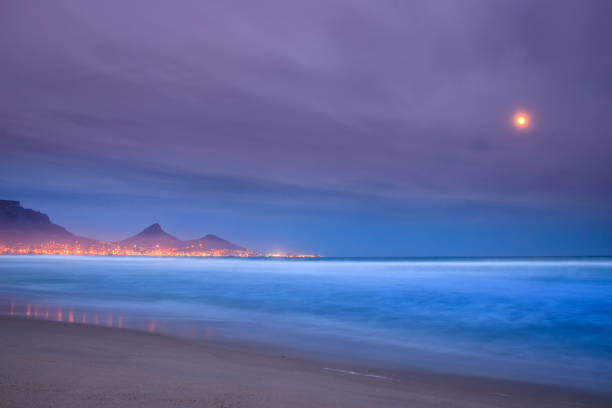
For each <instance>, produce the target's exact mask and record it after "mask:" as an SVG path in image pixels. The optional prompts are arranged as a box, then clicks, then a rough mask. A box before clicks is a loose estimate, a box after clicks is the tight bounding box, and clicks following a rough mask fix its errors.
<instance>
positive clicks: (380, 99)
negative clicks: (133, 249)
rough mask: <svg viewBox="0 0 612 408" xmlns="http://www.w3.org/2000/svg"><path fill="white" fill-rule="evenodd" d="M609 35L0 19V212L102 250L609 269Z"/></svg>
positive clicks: (101, 8)
mask: <svg viewBox="0 0 612 408" xmlns="http://www.w3.org/2000/svg"><path fill="white" fill-rule="evenodd" d="M611 17H612V2H610V1H608V0H603V1H597V0H590V1H582V0H576V1H566V0H551V1H546V0H542V1H537V2H536V1H532V0H526V1H523V0H513V1H495V0H478V1H475V0H463V1H454V0H439V1H403V0H402V1H385V0H381V1H360V0H351V1H332V0H325V1H286V0H279V1H267V0H262V1H257V2H252V1H222V2H207V1H189V0H186V1H181V2H170V1H144V0H143V1H139V0H133V1H127V2H126V1H123V0H107V1H104V2H84V1H80V0H74V1H63V0H57V1H53V2H50V1H43V0H40V1H28V2H19V1H11V2H8V1H7V2H2V3H1V4H0V47H1V49H2V58H1V59H0V78H1V79H2V90H1V94H0V141H1V143H0V146H1V150H0V199H12V200H19V201H21V202H22V204H23V205H24V206H25V207H27V208H33V209H36V210H39V211H42V212H44V213H47V214H49V215H50V216H51V219H52V220H53V221H54V222H56V223H58V224H60V225H62V226H64V227H66V228H68V229H69V230H70V231H72V232H74V233H77V234H80V235H85V236H91V237H95V238H99V239H107V240H117V239H122V238H124V237H126V236H128V235H133V234H135V233H136V232H138V231H140V230H141V229H143V228H144V227H146V226H147V225H150V224H152V223H154V222H159V223H160V224H161V225H162V227H164V229H165V230H166V231H168V232H170V233H173V234H174V235H177V236H179V237H180V238H184V239H188V238H189V239H191V238H195V237H199V236H203V235H205V234H208V233H214V234H217V235H220V236H222V237H224V238H226V239H229V240H231V241H234V242H236V243H238V244H240V245H243V246H246V247H248V248H250V249H255V250H265V251H273V250H278V251H290V252H301V253H318V254H322V255H328V256H521V255H529V256H533V255H551V256H552V255H612V165H611V163H612V138H611V136H612V114H611V112H610V109H611V107H612V75H610V73H611V72H612V52H610V44H609V39H610V38H612V25H611V24H609V21H610V18H611ZM519 111H522V112H527V113H528V114H529V118H530V126H529V128H528V129H523V130H519V129H517V128H516V127H515V126H514V125H513V115H515V114H516V113H517V112H519Z"/></svg>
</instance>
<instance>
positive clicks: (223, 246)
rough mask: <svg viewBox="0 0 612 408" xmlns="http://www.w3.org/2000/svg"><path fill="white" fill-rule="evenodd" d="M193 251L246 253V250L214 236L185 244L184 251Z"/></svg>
mask: <svg viewBox="0 0 612 408" xmlns="http://www.w3.org/2000/svg"><path fill="white" fill-rule="evenodd" d="M190 248H191V249H195V250H211V251H214V250H226V251H246V249H244V248H242V247H241V246H238V245H236V244H234V243H231V242H229V241H226V240H224V239H223V238H219V237H218V236H216V235H212V234H208V235H206V236H204V237H202V238H198V239H192V240H189V241H186V242H185V249H186V250H188V249H190Z"/></svg>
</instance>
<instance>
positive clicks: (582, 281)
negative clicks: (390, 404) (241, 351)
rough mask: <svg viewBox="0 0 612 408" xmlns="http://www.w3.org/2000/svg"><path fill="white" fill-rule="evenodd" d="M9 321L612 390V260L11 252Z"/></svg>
mask: <svg viewBox="0 0 612 408" xmlns="http://www.w3.org/2000/svg"><path fill="white" fill-rule="evenodd" d="M0 313H2V314H5V315H7V314H8V315H14V316H22V317H25V318H31V319H48V320H58V321H63V322H67V323H86V324H98V325H105V326H111V327H121V328H132V329H138V330H146V331H149V332H155V333H160V334H165V335H170V336H178V337H185V338H189V339H192V340H195V341H202V342H206V341H218V342H227V343H232V344H233V343H236V344H248V345H253V346H257V347H262V349H266V350H276V351H278V352H282V353H287V354H293V355H297V356H303V357H308V358H310V357H311V358H316V359H321V360H322V361H337V362H344V363H351V364H354V365H356V366H367V367H371V368H372V370H373V371H372V372H373V373H375V372H376V368H381V369H382V368H385V369H398V370H430V371H439V372H450V373H461V374H468V375H483V376H493V377H499V378H508V379H520V380H526V381H535V382H541V383H549V384H559V385H565V386H567V385H569V386H574V387H577V388H585V389H596V390H600V391H602V390H603V391H606V390H607V391H609V390H610V389H612V259H610V258H560V259H555V258H551V259H547V258H541V259H538V258H528V259H518V258H511V259H332V258H329V259H327V258H323V259H311V260H289V259H229V258H214V259H211V258H154V257H93V256H91V257H85V256H84V257H78V256H67V257H63V256H1V257H0ZM0 330H1V327H0Z"/></svg>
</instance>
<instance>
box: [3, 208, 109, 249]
mask: <svg viewBox="0 0 612 408" xmlns="http://www.w3.org/2000/svg"><path fill="white" fill-rule="evenodd" d="M49 241H55V242H58V243H64V244H77V243H78V244H80V245H91V244H94V243H96V242H97V241H96V240H94V239H90V238H85V237H79V236H78V235H75V234H73V233H71V232H69V231H68V230H66V229H65V228H64V227H61V226H59V225H57V224H53V223H52V222H51V220H50V219H49V216H48V215H46V214H43V213H41V212H38V211H34V210H30V209H27V208H23V207H22V206H21V204H20V203H19V201H10V200H0V243H2V244H4V245H15V244H26V245H39V244H42V243H46V242H49Z"/></svg>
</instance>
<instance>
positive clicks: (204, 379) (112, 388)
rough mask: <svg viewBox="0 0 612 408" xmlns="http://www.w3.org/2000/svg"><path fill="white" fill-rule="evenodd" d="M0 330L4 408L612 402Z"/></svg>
mask: <svg viewBox="0 0 612 408" xmlns="http://www.w3.org/2000/svg"><path fill="white" fill-rule="evenodd" d="M0 328H1V330H0V361H1V362H2V364H1V365H0V367H1V368H0V406H2V407H19V408H23V407H117V406H121V407H227V408H229V407H540V408H541V407H555V408H557V407H563V406H568V407H571V406H575V407H609V406H612V399H608V398H607V397H604V396H596V395H590V394H587V393H583V392H581V391H574V390H568V389H562V388H556V387H550V386H544V385H538V384H529V383H521V382H513V381H501V380H495V379H486V378H477V377H467V376H459V375H446V374H434V373H425V372H391V371H384V370H375V371H371V370H368V369H367V368H363V367H348V366H339V365H337V364H331V363H330V364H326V363H325V362H321V361H314V360H312V361H309V360H303V359H295V358H288V357H286V356H283V355H280V354H278V355H275V354H274V353H271V352H269V351H265V352H263V351H259V350H253V349H247V348H244V347H243V348H236V347H235V346H225V345H219V344H200V343H191V342H188V341H184V340H179V339H174V338H170V337H165V336H162V335H155V334H150V333H144V332H138V331H132V330H122V329H111V328H105V327H96V326H87V325H78V324H69V323H61V322H59V323H58V322H49V321H37V320H27V319H22V318H14V317H7V316H2V317H0ZM351 372H352V373H360V374H369V376H366V375H359V374H351Z"/></svg>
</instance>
